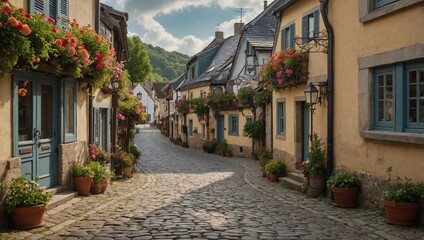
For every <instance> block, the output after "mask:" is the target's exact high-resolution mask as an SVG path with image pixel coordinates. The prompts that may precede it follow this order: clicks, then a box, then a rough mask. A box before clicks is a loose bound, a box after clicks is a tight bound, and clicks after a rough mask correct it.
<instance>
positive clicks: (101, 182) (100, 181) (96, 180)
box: [87, 161, 109, 194]
mask: <svg viewBox="0 0 424 240" xmlns="http://www.w3.org/2000/svg"><path fill="white" fill-rule="evenodd" d="M87 166H88V167H89V168H90V169H91V170H92V171H93V173H94V176H93V182H92V183H91V192H92V193H93V194H99V193H102V190H103V188H104V190H106V187H105V184H106V186H107V178H108V177H109V173H108V171H107V169H106V166H104V165H102V164H101V163H100V162H96V161H90V162H89V163H88V164H87Z"/></svg>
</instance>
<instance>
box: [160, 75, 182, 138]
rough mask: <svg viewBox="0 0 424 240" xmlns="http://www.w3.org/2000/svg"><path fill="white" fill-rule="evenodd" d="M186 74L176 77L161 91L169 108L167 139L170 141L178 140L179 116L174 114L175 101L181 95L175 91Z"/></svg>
mask: <svg viewBox="0 0 424 240" xmlns="http://www.w3.org/2000/svg"><path fill="white" fill-rule="evenodd" d="M186 76H187V73H186V72H183V73H182V74H180V75H179V76H178V77H176V78H174V79H173V80H172V81H171V82H169V83H168V84H166V85H165V87H164V89H163V91H164V92H165V93H166V95H167V97H166V100H167V102H168V106H169V126H168V129H169V132H168V137H169V138H170V139H172V140H175V139H177V138H180V135H179V129H178V127H179V125H178V122H179V115H178V113H177V112H176V108H175V107H176V102H177V99H178V98H179V97H180V96H181V93H180V92H179V91H178V90H177V88H178V87H179V86H180V85H181V84H182V82H183V81H184V79H185V78H186Z"/></svg>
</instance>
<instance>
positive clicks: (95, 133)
mask: <svg viewBox="0 0 424 240" xmlns="http://www.w3.org/2000/svg"><path fill="white" fill-rule="evenodd" d="M99 123H100V113H99V108H93V143H94V144H95V145H96V146H98V145H99V143H100V139H99V138H100V124H99Z"/></svg>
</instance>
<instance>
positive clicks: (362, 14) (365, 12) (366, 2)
mask: <svg viewBox="0 0 424 240" xmlns="http://www.w3.org/2000/svg"><path fill="white" fill-rule="evenodd" d="M358 2H359V6H358V7H359V9H358V10H359V22H361V23H366V22H369V21H372V20H375V19H377V18H380V17H382V16H385V15H387V14H390V13H392V12H396V11H399V10H401V9H403V8H406V7H409V6H412V5H414V4H419V3H422V0H402V1H394V2H391V3H390V4H386V5H384V6H382V7H379V8H376V9H374V8H373V2H374V0H358Z"/></svg>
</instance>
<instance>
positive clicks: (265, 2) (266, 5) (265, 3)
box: [264, 1, 268, 10]
mask: <svg viewBox="0 0 424 240" xmlns="http://www.w3.org/2000/svg"><path fill="white" fill-rule="evenodd" d="M267 7H268V1H264V10H265V9H266V8H267Z"/></svg>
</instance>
